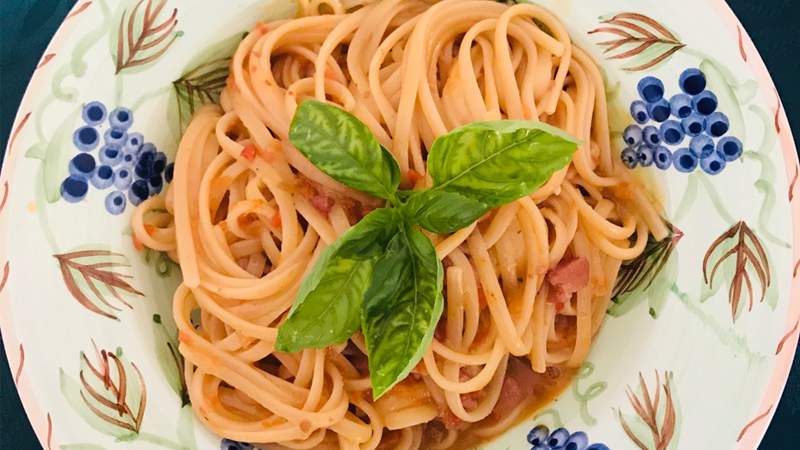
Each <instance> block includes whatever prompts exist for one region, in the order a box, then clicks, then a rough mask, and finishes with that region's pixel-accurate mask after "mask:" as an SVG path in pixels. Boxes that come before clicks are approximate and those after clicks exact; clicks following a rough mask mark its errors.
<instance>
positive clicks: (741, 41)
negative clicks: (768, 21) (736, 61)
mask: <svg viewBox="0 0 800 450" xmlns="http://www.w3.org/2000/svg"><path fill="white" fill-rule="evenodd" d="M736 32H737V33H738V35H739V54H740V55H742V60H744V62H747V52H745V51H744V36H743V33H742V27H740V26H738V25H737V26H736Z"/></svg>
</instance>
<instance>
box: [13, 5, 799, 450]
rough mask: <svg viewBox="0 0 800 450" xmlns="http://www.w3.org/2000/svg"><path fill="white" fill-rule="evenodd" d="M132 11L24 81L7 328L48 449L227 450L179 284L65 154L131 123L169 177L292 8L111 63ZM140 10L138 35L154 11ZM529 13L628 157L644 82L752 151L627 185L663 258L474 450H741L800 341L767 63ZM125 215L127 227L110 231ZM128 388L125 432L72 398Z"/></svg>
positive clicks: (786, 164) (788, 153)
mask: <svg viewBox="0 0 800 450" xmlns="http://www.w3.org/2000/svg"><path fill="white" fill-rule="evenodd" d="M138 2H139V0H121V1H119V2H111V1H107V0H91V1H90V0H81V1H79V2H78V3H77V4H76V6H75V8H74V9H73V11H72V12H71V14H69V16H68V17H67V18H66V20H65V21H64V23H63V25H62V26H61V28H60V29H59V31H58V32H57V33H56V35H55V37H54V38H53V41H52V42H51V43H50V45H49V47H48V49H47V51H46V52H45V55H44V56H43V57H42V60H41V63H40V65H39V67H38V69H37V70H36V72H35V73H34V75H33V77H32V79H31V82H30V85H29V87H28V91H27V93H26V95H25V97H24V99H23V101H22V104H21V105H20V109H19V114H18V115H17V119H16V122H15V125H14V127H13V134H12V137H11V140H10V142H9V145H8V149H7V154H6V155H7V156H6V159H5V164H4V167H3V172H2V179H0V236H2V245H0V293H1V295H2V298H0V325H2V333H3V341H4V342H5V346H6V351H7V353H8V356H9V360H10V361H9V362H10V365H11V367H12V370H13V372H14V375H15V381H16V384H17V388H18V390H19V392H20V395H21V397H22V401H23V403H24V405H25V408H26V410H27V413H28V416H29V418H30V421H31V423H32V424H33V427H34V429H35V430H36V433H37V435H38V436H39V439H40V440H41V442H42V445H43V446H44V447H45V448H47V449H53V448H63V449H83V450H95V449H101V448H117V447H120V448H124V447H125V446H128V447H130V448H137V449H138V448H199V449H218V448H220V445H221V443H220V439H219V438H217V437H215V436H213V435H212V434H210V433H209V432H207V431H206V430H204V429H203V427H202V426H200V425H199V424H198V423H196V422H195V420H194V418H193V416H192V414H191V409H190V407H189V406H186V405H184V404H183V401H182V398H185V397H184V396H185V393H184V392H183V388H182V386H181V381H180V378H179V376H178V373H179V370H178V368H179V366H180V361H179V360H177V359H176V358H175V357H174V355H175V354H176V352H175V346H176V344H177V342H176V338H175V331H174V327H173V326H172V322H171V318H170V312H169V311H170V298H171V293H172V290H173V288H174V286H175V285H176V281H177V279H178V277H179V273H178V269H177V267H176V266H174V265H173V264H172V263H170V262H169V261H168V259H167V258H166V257H164V256H162V255H160V254H157V253H154V252H149V251H137V249H136V248H135V245H134V242H133V240H132V237H131V233H130V229H129V226H128V222H129V214H130V213H131V211H132V209H133V208H132V206H131V205H130V204H127V201H126V199H125V196H123V197H122V200H121V201H120V203H119V204H116V205H114V204H113V202H112V204H111V205H106V198H107V195H108V194H109V193H110V192H112V191H114V190H115V188H114V187H113V185H112V187H110V188H105V189H104V188H100V187H95V186H94V185H92V184H91V183H90V184H89V185H88V192H86V193H84V192H83V191H84V189H83V187H84V186H85V184H83V185H82V184H81V182H80V181H77V182H75V180H73V182H72V183H71V184H70V183H68V185H64V184H63V181H64V179H65V178H66V177H67V176H68V173H69V170H70V169H69V164H70V161H71V160H72V158H73V157H74V156H75V155H77V154H78V151H77V149H76V146H78V145H81V141H82V140H86V139H91V138H92V135H93V133H95V132H97V134H98V135H99V136H100V137H99V138H100V139H104V138H103V137H102V134H103V133H105V131H106V130H108V129H109V125H108V121H103V122H102V123H100V124H97V125H92V126H90V128H89V129H88V130H84V134H83V135H81V136H79V137H77V138H76V137H75V132H76V130H78V129H79V128H80V127H81V126H84V125H85V124H86V122H87V121H88V122H93V119H92V117H91V116H93V114H92V113H88V116H89V117H83V116H84V115H83V114H82V113H83V111H84V110H86V108H85V105H86V104H88V103H89V102H92V101H97V102H100V103H101V104H102V105H103V106H104V107H105V108H106V109H107V111H111V110H113V109H115V108H118V107H125V108H129V109H130V110H131V112H132V115H133V123H132V126H131V127H130V128H129V130H128V132H129V133H134V132H136V133H141V134H142V139H144V140H145V141H148V142H152V143H154V144H155V145H156V146H157V147H158V149H160V150H161V151H163V152H164V153H166V155H167V157H168V158H169V159H170V160H171V159H172V156H173V155H174V151H175V149H176V144H177V141H178V139H179V130H180V124H181V121H182V120H185V119H186V116H187V111H188V110H189V109H190V108H191V107H192V106H196V103H197V102H199V101H202V100H203V99H205V98H209V97H213V96H214V95H215V94H214V93H215V92H218V89H219V88H220V87H221V86H220V80H222V81H223V82H224V75H223V76H222V78H220V77H219V76H217V75H218V74H217V72H214V70H215V69H219V68H224V67H225V66H226V61H225V59H224V58H225V57H226V55H229V54H230V51H231V50H232V49H233V48H234V47H235V45H236V43H237V42H238V39H239V38H240V37H241V33H243V32H245V31H247V30H248V29H250V28H251V27H252V26H253V25H254V23H255V21H256V20H267V19H274V18H278V17H284V16H287V15H289V14H291V13H292V11H293V8H294V7H293V4H292V3H291V2H289V1H285V0H235V1H233V0H231V1H228V2H225V6H224V7H223V6H222V5H221V3H219V2H216V1H210V0H202V1H199V0H167V4H166V7H165V8H164V9H163V10H162V11H161V13H160V15H159V16H158V17H155V18H152V22H153V23H161V22H164V21H166V23H167V24H168V25H171V22H172V21H173V20H174V19H173V18H171V17H170V14H172V12H173V10H174V11H175V19H177V24H176V26H175V28H174V29H172V31H171V32H170V33H168V34H166V35H165V38H164V40H163V41H161V42H160V43H159V44H158V45H157V46H155V47H153V48H151V49H149V50H136V49H134V51H133V52H131V49H129V48H127V47H125V48H124V49H123V55H122V57H120V58H117V56H116V54H117V52H118V50H117V44H118V41H119V30H121V29H122V28H120V26H119V24H120V20H122V14H123V11H126V10H127V11H132V10H133V9H134V6H135V5H136V3H138ZM142 2H143V4H142V7H140V8H139V9H138V10H137V11H138V12H137V14H144V11H145V10H146V9H145V8H144V6H146V4H147V3H149V0H142ZM537 3H541V4H542V5H544V6H546V7H548V8H550V9H551V10H552V11H554V12H555V13H556V14H557V15H558V16H559V17H560V18H561V20H563V21H564V22H565V23H566V24H567V26H568V28H569V29H570V31H571V33H572V35H573V38H574V39H575V40H576V41H577V42H578V43H579V44H580V45H581V46H583V47H584V48H586V49H587V50H588V51H590V52H591V54H592V55H593V56H594V57H595V58H596V60H597V61H598V62H600V64H601V66H602V67H603V69H604V71H605V75H606V78H607V84H608V95H609V102H610V104H611V106H612V108H611V109H612V117H611V119H612V129H613V131H614V133H615V134H614V136H613V139H614V140H615V142H616V143H617V144H618V147H619V148H620V149H621V148H622V147H624V144H623V141H622V139H623V131H624V130H625V128H626V127H627V126H628V125H630V124H631V123H633V122H634V120H633V118H632V116H631V114H629V109H630V107H631V104H632V102H634V101H635V100H637V99H638V97H639V94H638V93H637V83H638V82H639V80H641V79H642V78H643V77H645V76H652V77H657V78H659V79H660V80H662V81H663V84H664V87H665V91H666V93H665V94H666V95H667V97H668V98H669V97H670V96H671V95H673V94H676V93H678V92H679V77H680V75H681V74H682V73H684V71H685V70H686V69H687V68H699V69H700V70H702V71H703V73H704V74H705V76H706V78H707V80H708V87H707V88H708V89H709V90H711V91H712V92H713V93H714V94H715V95H716V98H717V110H718V111H719V112H721V113H722V114H724V116H725V118H727V122H728V124H729V126H728V130H727V132H726V136H729V137H735V138H737V139H738V140H739V141H740V142H741V143H742V146H743V155H741V156H739V155H738V154H737V152H736V150H737V149H736V148H735V142H736V141H730V142H734V146H733V147H728V148H729V150H730V154H729V156H730V159H732V160H731V161H729V162H727V164H725V166H724V167H722V168H721V167H720V165H721V164H720V163H719V162H717V164H716V165H714V164H713V161H711V160H709V161H707V162H706V163H704V164H701V166H703V167H700V168H697V169H694V170H693V171H690V172H682V171H680V170H676V165H679V164H673V165H672V166H670V167H669V168H667V169H665V170H660V169H658V168H656V167H655V166H651V167H648V168H641V167H639V168H636V169H635V170H637V171H641V172H642V173H648V172H649V173H650V174H651V175H653V176H652V177H649V178H653V179H655V180H657V181H658V183H656V185H658V186H663V198H664V199H665V214H666V217H667V219H668V220H669V221H670V222H671V223H672V224H673V225H674V227H675V236H673V238H672V239H670V240H666V241H664V242H660V243H654V244H653V245H652V248H651V249H652V250H653V251H652V252H650V254H651V256H650V257H648V258H642V259H640V260H638V261H637V262H636V263H635V264H631V265H629V266H628V267H626V269H625V270H624V271H623V273H627V274H629V276H630V278H628V281H627V282H626V283H625V285H624V287H625V288H626V289H625V290H629V291H630V292H627V293H623V294H621V295H619V296H618V297H617V298H616V300H615V303H614V305H613V307H612V308H611V310H609V313H608V317H607V319H606V323H605V325H604V326H603V329H602V331H601V332H600V334H599V337H598V338H597V340H596V342H595V344H594V346H593V350H592V353H591V355H590V357H589V359H588V362H587V363H586V364H585V366H584V367H583V368H582V369H581V371H580V373H579V375H578V376H577V378H576V379H575V381H574V383H573V385H572V386H571V387H570V388H569V389H567V390H566V391H565V392H564V393H563V394H562V395H561V396H560V397H559V399H558V401H557V402H555V403H553V404H551V405H549V406H548V407H547V408H546V409H545V410H543V411H541V412H539V413H538V414H537V415H536V416H534V417H532V418H530V419H529V420H527V421H525V422H524V423H523V424H521V425H519V426H517V427H515V428H513V429H512V430H510V431H509V432H507V433H506V434H505V435H503V436H502V437H500V438H499V439H498V440H496V441H494V442H491V443H487V444H486V445H485V447H484V448H486V449H506V448H509V449H521V448H529V447H530V444H528V443H527V441H526V436H527V434H528V431H529V430H531V429H532V428H533V427H534V426H536V425H544V426H546V427H548V428H549V429H550V430H551V431H552V430H554V429H556V428H559V427H565V428H566V429H568V430H570V431H576V430H583V431H585V432H586V433H588V435H589V437H590V439H591V441H592V442H596V443H601V442H602V443H604V444H606V445H607V446H608V447H610V448H612V449H629V448H631V449H635V448H645V449H648V450H650V449H656V448H658V449H678V448H680V449H697V448H715V449H722V448H740V449H753V448H755V447H756V446H757V443H758V441H759V440H760V438H761V436H762V435H763V433H764V430H765V429H766V427H767V424H768V422H769V419H770V417H771V415H772V414H773V412H774V410H775V408H776V406H777V404H778V399H779V397H780V394H781V391H782V389H783V386H784V383H785V380H786V376H787V373H788V370H789V368H790V365H791V361H792V357H793V354H794V351H795V348H796V345H797V339H798V320H800V280H799V279H798V274H797V272H798V263H797V262H796V261H798V249H800V200H798V196H800V189H798V187H797V179H798V162H797V157H796V154H795V148H794V144H793V139H792V136H791V132H790V130H789V126H788V123H787V120H786V116H785V115H784V113H783V111H782V109H781V104H780V99H779V97H778V95H777V93H776V91H775V88H774V86H773V84H772V82H771V81H770V78H769V75H768V73H767V71H766V69H765V67H764V65H763V62H762V61H761V59H760V57H759V55H758V53H757V52H756V49H755V48H754V47H753V44H752V42H751V41H750V39H749V38H748V36H747V34H746V33H745V32H744V30H743V29H742V27H741V25H740V24H739V22H738V21H737V20H736V18H735V17H734V15H733V14H732V13H731V11H730V10H729V9H728V7H727V6H726V4H725V3H724V2H723V0H676V1H671V2H664V1H661V0H591V1H590V0H569V1H567V0H545V1H537ZM154 26H155V25H154ZM620 39H627V40H626V41H625V42H623V43H619V42H618V41H619V40H620ZM617 44H619V45H617ZM215 74H217V75H215ZM191 93H194V94H195V95H194V96H192V95H190V94H191ZM200 94H202V95H200ZM206 94H208V97H206V96H205V95H206ZM635 108H636V106H634V109H635ZM89 109H91V108H89ZM87 111H88V110H87ZM94 111H97V110H94ZM636 112H637V111H636V110H634V113H636ZM642 118H643V119H645V120H647V116H646V115H645V116H642ZM121 119H124V117H123V118H121ZM718 121H719V122H718V123H717V125H719V126H722V125H721V124H724V122H725V119H724V118H722V117H721V116H718ZM651 122H652V121H651ZM647 125H653V123H649V124H643V125H642V126H647ZM655 125H657V124H655ZM723 128H724V127H723ZM93 130H94V131H93ZM720 130H722V129H721V128H720ZM110 138H111V139H114V137H113V136H112V137H110ZM76 139H77V140H76ZM718 141H719V139H714V142H718ZM683 146H685V144H684V145H679V146H673V147H669V148H670V150H672V151H677V150H678V149H679V147H683ZM720 148H726V147H724V146H722V145H721V144H720ZM92 154H93V155H94V156H95V157H97V158H99V156H98V155H97V152H96V151H95V152H94V153H92ZM112 159H113V158H112ZM112 162H113V161H112ZM707 172H719V173H716V174H714V175H712V174H709V173H707ZM95 182H96V183H97V184H98V185H99V186H102V185H103V184H104V180H95ZM112 198H113V197H112ZM73 201H74V202H73ZM121 205H127V208H126V209H125V211H124V212H123V213H122V214H119V215H113V214H111V211H115V210H116V209H118V208H120V207H121ZM737 260H738V261H739V265H738V266H737ZM662 262H665V264H663V265H662V264H661V263H662ZM718 262H719V263H720V266H719V267H720V269H719V270H718V271H717V272H716V273H714V274H713V276H712V274H711V272H712V269H713V267H714V266H715V265H716V264H717V263H718ZM98 263H99V264H98ZM704 270H705V274H706V275H708V277H706V278H704ZM87 280H88V281H87ZM748 281H749V283H750V284H751V285H752V291H753V292H752V298H751V296H750V294H749V292H748V289H747V282H748ZM89 283H91V284H92V286H94V288H96V291H95V289H93V288H92V286H90V284H89ZM111 354H113V355H114V356H116V359H118V360H119V361H120V362H121V366H122V367H123V369H124V370H123V373H124V374H125V377H124V379H123V377H120V376H119V374H118V373H117V372H114V370H113V368H112V369H111V372H109V373H112V374H113V375H112V376H111V377H110V383H109V384H107V385H106V384H104V383H103V381H102V375H103V374H104V373H105V371H108V370H109V369H108V366H106V364H108V363H110V364H112V365H113V364H115V363H114V359H115V357H114V356H111ZM92 367H94V368H95V369H96V370H97V373H93V372H92ZM81 374H82V375H81ZM98 375H101V377H100V378H98ZM81 376H83V379H81ZM122 384H124V385H125V391H126V395H125V396H124V397H123V398H120V399H119V405H120V407H121V410H122V413H121V414H119V413H116V412H115V413H114V414H112V415H109V414H107V412H108V411H105V412H104V411H103V410H98V409H95V410H92V409H91V408H89V407H88V406H87V402H85V401H84V400H83V399H82V397H81V396H82V395H83V396H86V395H89V391H90V390H92V389H94V390H98V391H99V392H102V393H104V394H105V395H110V394H109V393H113V392H114V390H115V389H119V388H120V387H121V385H122ZM145 398H146V402H145V401H144V399H145ZM651 400H652V401H654V402H657V404H656V405H654V406H653V411H652V412H651V411H649V407H648V406H647V402H648V401H651ZM227 445H229V443H224V444H223V448H227V447H226V446H227ZM230 445H233V444H230ZM239 447H242V448H243V446H239ZM231 448H237V445H234V446H233V447H231Z"/></svg>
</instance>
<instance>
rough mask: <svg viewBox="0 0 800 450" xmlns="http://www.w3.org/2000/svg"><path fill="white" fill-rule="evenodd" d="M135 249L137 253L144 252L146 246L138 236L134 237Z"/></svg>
mask: <svg viewBox="0 0 800 450" xmlns="http://www.w3.org/2000/svg"><path fill="white" fill-rule="evenodd" d="M133 248H135V249H136V251H137V252H140V251H142V250H144V244H142V241H140V240H139V238H137V237H136V234H134V235H133Z"/></svg>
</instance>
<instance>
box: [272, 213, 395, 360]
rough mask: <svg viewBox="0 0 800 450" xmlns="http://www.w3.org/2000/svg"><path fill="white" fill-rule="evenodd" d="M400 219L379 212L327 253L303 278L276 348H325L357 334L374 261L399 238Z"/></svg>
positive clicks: (349, 232)
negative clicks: (387, 245) (394, 236)
mask: <svg viewBox="0 0 800 450" xmlns="http://www.w3.org/2000/svg"><path fill="white" fill-rule="evenodd" d="M397 220H398V213H397V212H396V211H395V210H393V209H387V208H382V209H377V210H375V211H373V212H371V213H370V214H369V215H367V216H366V217H365V218H364V219H363V220H361V221H360V222H359V223H358V224H356V225H355V226H354V227H353V228H351V229H350V230H349V231H348V232H347V233H345V234H344V235H343V236H342V237H341V238H339V240H337V241H336V242H335V243H334V244H333V245H331V246H330V247H328V248H327V249H326V250H325V252H324V253H323V254H322V255H321V256H320V258H319V260H318V261H317V262H316V263H315V264H314V268H313V269H312V270H311V273H309V274H308V275H306V276H305V278H304V279H303V282H302V283H301V285H300V289H299V291H298V293H297V297H296V299H295V302H294V305H292V309H291V311H290V312H289V318H288V319H286V321H285V322H284V323H283V324H282V325H281V327H280V329H279V330H278V340H277V342H276V344H275V348H277V349H279V350H281V351H289V352H296V351H299V350H302V349H304V348H324V347H327V346H329V345H332V344H337V343H340V342H342V341H344V340H345V339H347V338H349V337H350V336H351V335H352V334H353V333H355V332H356V331H358V329H359V327H360V325H361V318H360V314H361V304H362V302H363V299H364V293H365V292H366V291H367V288H368V287H369V282H370V277H371V276H372V270H373V267H374V265H375V259H376V258H377V257H378V256H379V255H380V254H381V253H382V252H383V249H384V247H385V246H386V243H387V242H388V241H389V240H390V239H391V237H392V235H393V234H394V233H395V230H396V227H397V225H396V223H397Z"/></svg>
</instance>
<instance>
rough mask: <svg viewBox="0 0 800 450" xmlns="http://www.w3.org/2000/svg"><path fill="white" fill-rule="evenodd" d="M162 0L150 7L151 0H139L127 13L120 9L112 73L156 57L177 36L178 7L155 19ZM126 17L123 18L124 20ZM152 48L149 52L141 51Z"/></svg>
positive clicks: (161, 53) (159, 11)
mask: <svg viewBox="0 0 800 450" xmlns="http://www.w3.org/2000/svg"><path fill="white" fill-rule="evenodd" d="M142 5H144V12H143V14H142V16H141V27H140V28H141V29H140V31H139V32H138V34H137V32H136V29H137V26H136V25H137V23H138V22H139V21H140V20H139V12H140V11H141V8H142ZM165 5H166V0H160V1H159V2H158V3H157V4H156V5H155V7H153V1H152V0H139V1H138V2H137V3H136V5H135V6H134V7H133V9H132V10H131V11H130V14H128V11H123V13H122V17H121V18H120V22H119V29H118V30H117V55H116V73H120V72H121V71H123V70H125V69H128V68H130V67H135V66H141V65H144V64H148V63H150V62H153V61H155V60H156V59H158V58H160V57H161V56H162V55H163V54H164V53H166V51H167V50H168V49H169V48H170V47H171V46H172V44H173V43H174V42H175V39H177V38H178V33H177V32H176V31H175V28H176V27H177V26H178V10H177V8H174V9H173V10H172V13H171V14H170V15H169V16H168V17H167V18H166V19H164V20H163V21H162V22H161V23H157V20H158V16H159V15H160V14H161V11H162V10H163V8H164V6H165ZM126 19H127V20H126ZM151 50H153V53H151V54H149V55H144V53H147V52H149V51H151Z"/></svg>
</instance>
